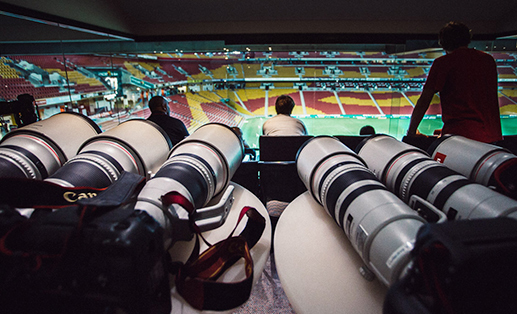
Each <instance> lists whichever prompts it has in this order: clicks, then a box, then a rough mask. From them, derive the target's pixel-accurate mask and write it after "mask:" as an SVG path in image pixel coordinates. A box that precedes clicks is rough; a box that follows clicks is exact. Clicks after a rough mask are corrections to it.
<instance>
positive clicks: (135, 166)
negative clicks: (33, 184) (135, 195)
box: [46, 120, 172, 188]
mask: <svg viewBox="0 0 517 314" xmlns="http://www.w3.org/2000/svg"><path fill="white" fill-rule="evenodd" d="M171 148H172V145H171V143H170V141H169V139H168V138H167V137H166V135H165V134H164V133H163V132H162V130H161V129H160V128H159V127H158V126H157V125H156V124H154V123H151V122H149V121H146V120H129V121H126V122H123V123H121V124H119V125H118V126H116V127H115V128H113V129H110V130H108V131H106V132H104V133H103V134H100V135H97V136H95V137H92V138H90V139H88V140H87V141H85V142H84V143H83V145H82V146H81V148H80V153H79V154H78V155H77V156H75V157H74V158H72V159H70V160H69V161H68V162H67V163H66V164H65V165H64V166H63V167H61V169H59V170H58V171H57V172H56V173H55V174H54V175H52V176H51V177H49V178H48V179H46V180H47V181H50V182H54V183H56V184H59V185H63V186H90V187H97V188H105V187H107V186H109V185H111V184H112V183H113V182H115V181H116V180H117V179H118V178H119V177H120V175H121V173H122V172H123V171H127V172H132V173H136V174H140V175H142V176H146V175H147V173H148V172H152V171H157V170H158V168H159V166H161V165H162V164H163V163H164V162H165V161H166V160H167V156H168V154H169V150H170V149H171Z"/></svg>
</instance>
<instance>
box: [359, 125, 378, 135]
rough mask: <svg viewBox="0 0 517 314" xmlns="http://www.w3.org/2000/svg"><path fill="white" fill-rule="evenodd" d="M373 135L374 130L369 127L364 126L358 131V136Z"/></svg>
mask: <svg viewBox="0 0 517 314" xmlns="http://www.w3.org/2000/svg"><path fill="white" fill-rule="evenodd" d="M371 134H375V129H374V128H373V126H371V125H365V126H363V127H362V128H361V130H359V135H371Z"/></svg>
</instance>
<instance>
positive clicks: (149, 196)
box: [135, 123, 244, 241]
mask: <svg viewBox="0 0 517 314" xmlns="http://www.w3.org/2000/svg"><path fill="white" fill-rule="evenodd" d="M243 158H244V146H243V145H242V142H241V140H240V138H239V137H238V136H237V135H236V134H235V133H234V132H233V131H232V130H231V129H230V128H229V127H227V126H225V125H222V124H217V123H210V124H205V125H203V126H202V127H200V128H198V129H197V130H196V131H195V132H194V133H193V134H191V135H190V136H189V137H187V138H186V139H184V140H183V141H181V142H180V143H178V144H176V146H174V149H173V150H172V152H171V154H170V157H169V159H168V160H167V161H166V162H165V163H164V164H163V165H162V167H161V168H160V169H159V170H158V172H157V173H156V175H155V176H154V177H153V178H152V179H151V180H149V182H147V184H146V185H145V186H144V188H143V189H142V191H141V192H140V194H139V195H138V201H137V203H136V205H135V208H136V209H139V210H145V211H146V212H147V213H149V214H150V215H151V216H152V217H153V218H154V219H155V220H156V221H158V222H159V223H160V225H161V226H162V227H163V228H164V229H165V233H166V234H165V237H166V238H167V237H170V236H171V230H170V228H173V227H174V226H171V225H170V221H169V219H168V214H171V215H177V211H178V208H177V206H174V210H171V209H170V208H163V206H162V202H161V197H162V196H163V195H165V194H167V193H169V192H172V191H176V192H179V193H180V194H181V195H183V196H185V197H186V198H187V199H188V200H189V201H190V202H191V203H192V204H193V205H194V207H195V208H201V207H203V206H205V205H206V204H207V203H208V202H209V201H210V200H211V199H212V198H213V197H215V196H217V195H218V194H219V193H222V192H224V190H225V189H226V187H227V186H228V185H229V183H230V180H231V177H232V176H233V174H234V173H235V171H236V170H237V168H238V167H239V165H240V164H241V161H242V159H243ZM166 212H168V213H167V214H166ZM166 241H167V239H166Z"/></svg>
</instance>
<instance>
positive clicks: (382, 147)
mask: <svg viewBox="0 0 517 314" xmlns="http://www.w3.org/2000/svg"><path fill="white" fill-rule="evenodd" d="M455 149H456V150H457V151H461V152H462V153H463V154H468V152H465V151H464V150H462V149H461V148H460V147H458V146H457V145H456V147H455ZM457 151H456V152H455V153H454V154H458V152H457ZM359 156H361V158H362V159H363V160H365V162H366V164H367V165H368V166H369V167H370V165H373V167H375V171H376V174H377V175H378V177H380V178H382V179H381V181H382V182H384V183H385V184H386V186H387V187H388V188H389V189H390V190H391V191H392V192H394V193H395V194H397V195H398V196H399V197H400V198H401V199H402V200H404V201H405V202H406V203H408V202H409V199H410V197H411V196H412V195H417V196H420V197H421V198H423V199H425V200H426V201H428V202H430V203H431V204H433V205H434V206H435V207H436V208H438V209H439V210H441V211H442V212H444V213H445V214H446V215H447V218H448V219H449V220H453V219H474V218H490V217H498V216H512V215H515V211H516V210H517V201H515V200H513V199H511V198H509V197H507V196H504V195H502V194H500V193H498V192H496V191H494V190H491V189H489V188H487V187H485V186H483V185H481V184H477V183H474V182H473V181H471V180H468V179H467V178H466V177H465V176H463V175H461V174H460V173H458V172H456V171H454V170H452V169H450V168H449V167H446V166H445V165H444V164H441V163H438V162H436V161H434V160H432V159H431V158H430V157H429V156H428V155H426V154H425V153H424V152H423V151H421V150H419V149H415V148H413V147H412V146H411V145H409V144H406V143H402V142H400V141H398V140H397V139H395V138H393V137H391V136H385V135H381V136H377V137H374V138H371V139H369V140H366V141H365V142H363V143H361V146H360V148H359ZM469 158H470V157H468V158H467V160H468V159H469ZM445 159H448V156H447V158H445ZM379 160H382V162H379ZM467 162H470V163H471V164H473V162H471V161H467ZM379 174H381V175H380V176H379Z"/></svg>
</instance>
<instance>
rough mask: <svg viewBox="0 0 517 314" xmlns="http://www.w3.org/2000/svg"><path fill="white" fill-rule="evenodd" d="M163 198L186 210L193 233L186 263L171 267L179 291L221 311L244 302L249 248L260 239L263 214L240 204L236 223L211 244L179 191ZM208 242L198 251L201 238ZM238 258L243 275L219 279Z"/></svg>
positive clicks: (248, 283)
mask: <svg viewBox="0 0 517 314" xmlns="http://www.w3.org/2000/svg"><path fill="white" fill-rule="evenodd" d="M162 202H163V204H164V206H165V207H166V208H167V207H168V206H170V205H172V204H178V205H180V206H182V207H183V208H184V209H185V210H187V211H188V213H189V218H190V219H189V220H190V223H191V228H192V230H193V232H194V233H195V234H196V243H195V246H194V249H193V250H192V253H191V255H190V257H189V258H188V260H187V262H186V263H185V264H181V265H176V266H178V267H176V268H174V269H172V270H171V273H172V274H173V275H176V288H177V290H178V293H179V294H180V295H181V296H182V297H183V298H184V299H185V300H186V301H187V302H188V303H189V304H190V305H191V306H192V307H193V308H195V309H198V310H212V311H224V310H229V309H233V308H235V307H238V306H240V305H242V304H243V303H244V302H246V301H247V300H248V298H249V296H250V293H251V288H252V285H253V259H252V258H251V254H250V249H251V248H252V247H253V246H254V245H255V244H256V243H257V242H258V241H259V239H260V237H261V236H262V233H263V232H264V229H265V226H266V222H265V219H264V217H262V215H260V213H259V212H258V211H257V210H256V209H255V208H253V207H249V206H246V207H244V208H242V210H241V212H240V214H239V218H238V220H237V224H236V225H235V227H234V229H233V230H232V232H231V233H230V235H229V236H228V237H227V238H226V239H224V240H222V241H220V242H218V243H216V244H214V245H212V244H210V243H208V242H207V241H206V239H205V238H204V237H203V235H202V234H201V232H200V231H199V228H197V226H196V225H195V222H194V219H193V216H194V206H193V205H192V204H191V203H190V202H189V201H188V200H187V199H186V198H185V197H184V196H183V195H181V194H179V193H178V192H170V193H167V194H166V195H164V196H162ZM244 216H247V218H248V220H247V223H246V226H245V228H244V230H243V231H242V232H241V233H240V234H239V235H238V236H234V233H235V230H236V229H237V226H238V225H239V223H240V222H241V220H242V219H243V218H244ZM200 238H201V239H202V240H203V241H204V242H205V243H206V244H207V245H208V249H206V250H205V251H204V252H203V253H201V254H199V250H200V240H199V239H200ZM241 258H243V259H244V271H245V275H246V278H245V279H243V280H241V281H237V282H221V281H217V279H218V278H220V276H221V275H222V274H223V273H224V272H225V271H226V270H228V269H229V268H230V267H231V266H233V265H234V264H235V263H236V262H237V261H238V260H240V259H241Z"/></svg>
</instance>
